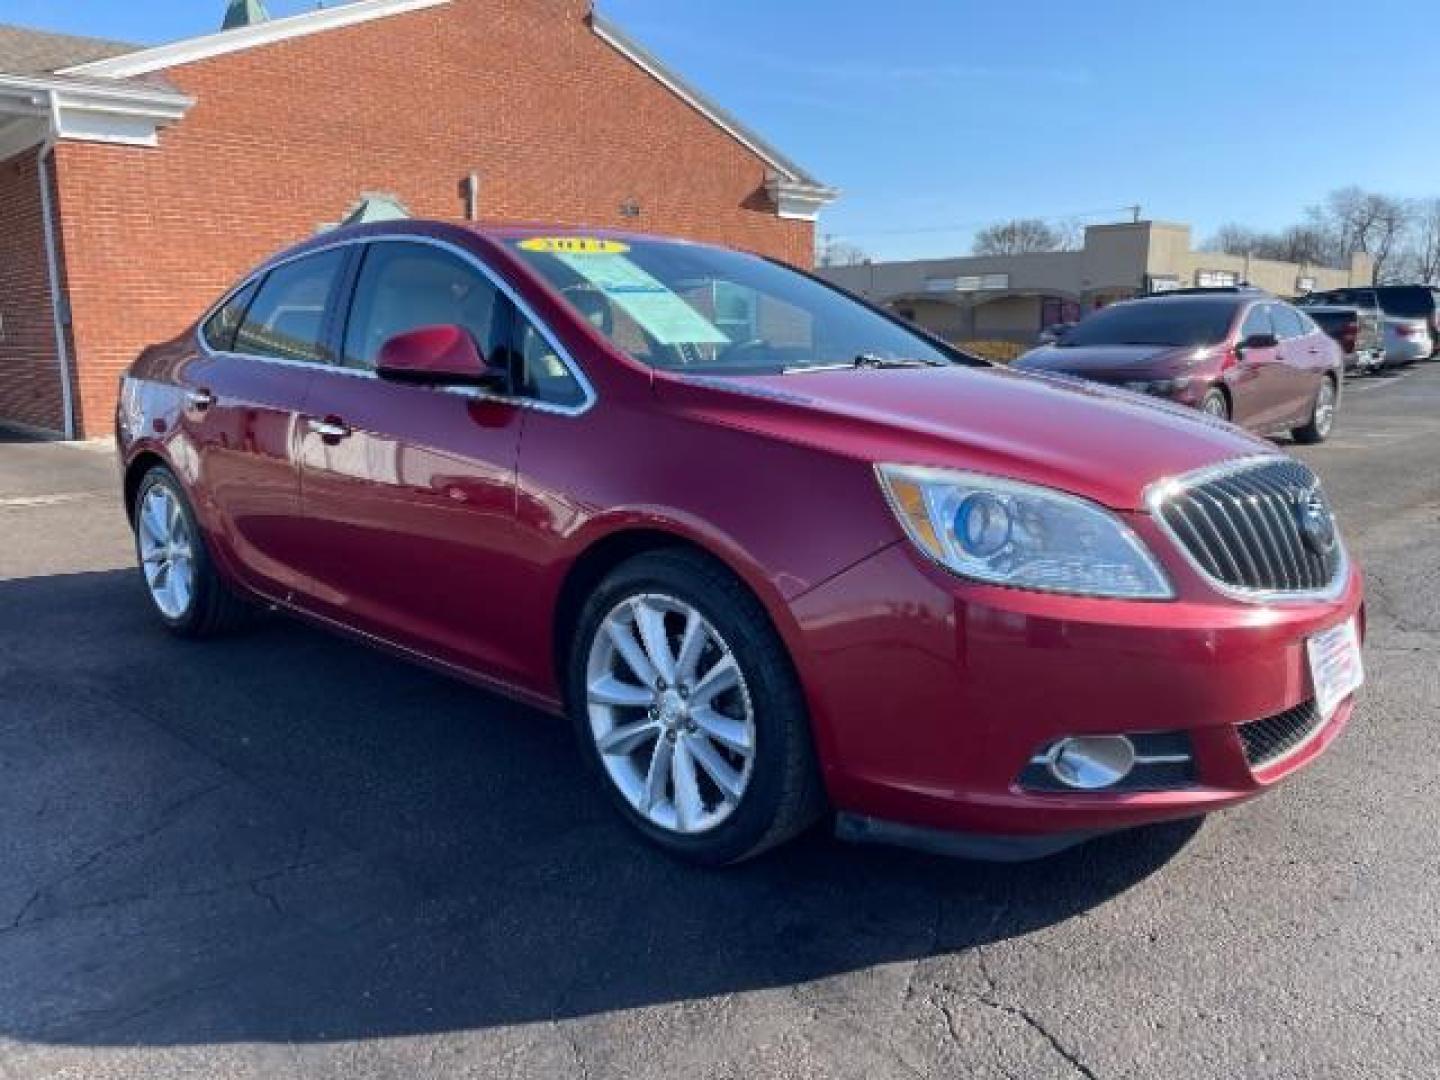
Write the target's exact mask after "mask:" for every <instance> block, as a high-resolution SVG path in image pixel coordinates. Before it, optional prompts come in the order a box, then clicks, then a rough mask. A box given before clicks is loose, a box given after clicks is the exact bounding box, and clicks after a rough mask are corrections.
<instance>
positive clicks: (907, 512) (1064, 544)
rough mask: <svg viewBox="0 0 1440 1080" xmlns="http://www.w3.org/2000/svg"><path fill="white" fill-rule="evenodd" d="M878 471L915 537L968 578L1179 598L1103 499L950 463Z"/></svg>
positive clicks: (1134, 597) (923, 547)
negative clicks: (1089, 499)
mask: <svg viewBox="0 0 1440 1080" xmlns="http://www.w3.org/2000/svg"><path fill="white" fill-rule="evenodd" d="M876 472H877V474H878V475H879V477H880V486H881V487H882V488H883V489H884V491H885V494H886V496H887V498H889V500H890V505H891V507H892V508H893V509H894V511H895V514H896V516H897V517H899V519H900V524H901V525H903V526H904V528H905V532H906V533H907V534H908V535H909V537H910V539H911V540H912V541H914V542H915V544H916V546H917V547H919V548H920V550H921V551H923V552H924V553H925V554H926V555H928V556H929V557H930V558H932V559H934V560H935V561H936V562H937V563H939V564H940V565H941V566H943V567H945V568H946V569H948V570H952V571H954V572H955V573H957V574H960V575H962V576H964V577H968V578H974V579H975V580H976V581H983V582H987V583H989V584H993V585H1009V586H1013V587H1015V588H1020V589H1038V590H1041V591H1045V592H1061V593H1077V594H1080V595H1084V596H1110V597H1122V598H1125V599H1130V600H1168V599H1170V598H1171V597H1173V596H1174V595H1175V593H1174V591H1173V590H1172V589H1171V588H1170V582H1169V580H1168V579H1167V578H1166V577H1165V572H1164V571H1163V570H1161V569H1160V566H1159V564H1157V563H1156V562H1155V558H1154V556H1152V555H1151V554H1150V552H1149V551H1148V550H1146V548H1145V545H1144V544H1143V543H1141V542H1140V538H1139V537H1137V536H1136V535H1135V534H1134V533H1133V532H1131V531H1130V528H1129V527H1128V526H1127V525H1126V524H1125V523H1124V522H1123V521H1121V520H1120V519H1119V518H1118V517H1116V516H1115V515H1114V514H1112V513H1111V512H1110V511H1108V510H1106V509H1105V508H1104V507H1102V506H1099V505H1097V504H1095V503H1092V502H1087V501H1086V500H1085V499H1080V498H1077V497H1076V496H1074V495H1067V494H1065V493H1064V492H1060V491H1052V490H1051V489H1050V488H1043V487H1036V486H1035V485H1033V484H1022V483H1020V482H1019V481H1015V480H1000V479H997V478H995V477H990V476H980V475H977V474H975V473H964V472H951V471H949V470H947V469H927V468H921V467H918V466H910V465H879V466H877V467H876Z"/></svg>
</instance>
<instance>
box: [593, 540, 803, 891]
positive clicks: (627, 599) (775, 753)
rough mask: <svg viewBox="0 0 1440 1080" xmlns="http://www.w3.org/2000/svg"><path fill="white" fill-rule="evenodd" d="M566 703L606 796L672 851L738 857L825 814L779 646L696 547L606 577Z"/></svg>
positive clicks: (731, 580) (728, 578)
mask: <svg viewBox="0 0 1440 1080" xmlns="http://www.w3.org/2000/svg"><path fill="white" fill-rule="evenodd" d="M568 698H569V702H570V707H571V710H572V713H573V716H574V720H575V725H576V729H577V733H578V735H579V738H580V741H581V745H582V747H583V749H584V753H585V754H586V756H587V757H588V758H589V759H590V761H591V762H592V764H593V765H595V766H596V770H597V771H598V772H599V774H600V776H601V777H602V781H603V783H604V786H605V787H606V789H607V790H608V792H609V794H610V797H611V799H612V801H614V803H615V804H616V805H617V807H618V808H619V810H620V812H621V813H622V814H623V815H624V816H625V817H626V818H627V819H628V820H629V821H630V822H631V823H632V824H633V825H634V826H635V827H636V828H637V829H639V830H640V831H641V832H642V833H643V834H644V835H646V836H647V837H649V838H650V839H651V840H652V841H654V842H655V843H656V844H658V845H660V846H661V847H663V848H665V849H666V850H667V851H670V852H672V853H673V854H676V855H679V856H681V857H683V858H686V859H689V860H691V861H693V862H699V863H705V864H711V865H720V864H725V863H733V862H738V861H740V860H742V859H747V858H750V857H752V856H754V855H757V854H759V853H760V852H762V851H764V850H766V849H767V848H770V847H773V846H774V845H776V844H779V843H781V842H783V841H785V840H787V839H789V838H791V837H792V836H794V835H796V834H797V833H799V832H800V831H802V830H803V829H804V828H805V827H806V826H808V825H809V824H811V822H813V821H814V820H815V818H816V817H817V816H818V815H819V813H820V812H821V811H822V809H823V806H824V799H823V795H822V794H821V787H820V780H819V774H818V770H817V768H816V764H815V757H814V752H813V750H812V747H811V740H810V728H809V718H808V716H807V713H806V709H805V703H804V698H803V695H802V694H801V692H800V687H799V684H798V682H797V680H796V676H795V673H794V671H793V669H792V667H791V664H790V661H789V658H788V655H787V653H786V651H785V647H784V645H783V643H782V642H781V640H780V637H779V635H778V634H777V633H776V632H775V629H774V627H773V626H772V625H771V624H770V621H769V619H768V617H767V615H766V612H765V610H764V608H763V607H762V606H761V605H760V603H759V601H758V600H757V599H756V598H755V597H754V595H753V594H751V593H750V591H749V590H748V589H747V588H746V587H745V586H744V585H743V584H742V583H741V582H740V581H738V580H737V579H736V578H735V577H734V576H733V575H732V574H730V573H729V572H728V571H727V570H726V569H725V568H723V567H721V566H719V565H717V564H715V563H714V562H712V561H711V560H709V559H707V558H705V557H704V556H702V555H700V554H698V553H693V552H689V551H679V550H672V551H661V552H656V553H653V554H649V555H642V556H639V557H637V558H635V559H632V560H630V561H629V562H627V563H625V564H623V565H621V566H620V567H618V568H617V569H616V570H614V571H613V572H612V573H611V574H610V575H609V576H608V577H607V578H606V579H605V580H604V582H602V584H601V585H600V587H599V588H598V589H597V590H596V591H595V593H594V594H593V595H592V596H591V597H590V598H589V601H588V602H587V604H586V605H585V608H584V610H583V612H582V613H581V616H580V619H579V625H578V629H577V633H576V638H575V643H574V648H573V649H572V650H571V657H570V670H569V679H568Z"/></svg>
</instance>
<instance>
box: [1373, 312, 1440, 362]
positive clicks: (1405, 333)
mask: <svg viewBox="0 0 1440 1080" xmlns="http://www.w3.org/2000/svg"><path fill="white" fill-rule="evenodd" d="M1432 348H1433V347H1432V345H1431V339H1430V327H1429V326H1428V325H1427V324H1426V322H1425V320H1424V319H1415V318H1405V317H1402V316H1399V315H1387V316H1385V363H1386V366H1387V367H1404V366H1405V365H1406V364H1413V363H1414V362H1415V361H1416V360H1424V359H1426V358H1428V357H1429V356H1430V354H1431V351H1432Z"/></svg>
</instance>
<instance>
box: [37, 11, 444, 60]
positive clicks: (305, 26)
mask: <svg viewBox="0 0 1440 1080" xmlns="http://www.w3.org/2000/svg"><path fill="white" fill-rule="evenodd" d="M448 3H450V0H355V2H354V3H349V4H342V5H340V6H338V7H332V8H321V9H319V10H318V11H308V12H305V13H303V14H300V15H290V16H287V17H285V18H281V19H271V20H270V21H269V22H263V23H255V24H254V25H251V26H242V27H237V28H236V29H233V30H221V31H218V32H217V33H214V34H205V35H203V36H202V37H193V38H186V39H184V40H182V41H172V42H170V43H169V44H167V45H157V46H155V47H154V48H150V49H141V50H140V51H139V52H132V53H125V54H124V55H121V56H113V57H109V58H108V59H105V60H92V61H91V62H90V63H88V64H78V65H76V66H75V67H70V68H65V69H64V70H63V71H61V72H60V74H62V75H92V76H98V77H101V78H112V79H127V78H133V77H134V76H136V75H148V74H150V73H151V72H155V71H163V70H165V69H166V68H172V67H179V66H180V65H181V64H193V63H195V62H196V61H197V60H209V59H211V58H212V57H216V56H224V55H225V54H227V53H234V52H242V51H244V50H246V49H254V48H258V47H259V46H261V45H273V44H275V43H277V42H281V41H290V40H292V39H294V38H299V37H307V36H309V35H310V34H319V33H323V32H325V31H326V30H339V29H341V28H342V27H346V26H356V25H358V24H360V23H367V22H372V21H374V20H375V19H386V18H389V17H391V16H392V15H404V14H407V13H409V12H412V11H423V10H424V9H426V8H432V7H439V6H440V5H442V4H448Z"/></svg>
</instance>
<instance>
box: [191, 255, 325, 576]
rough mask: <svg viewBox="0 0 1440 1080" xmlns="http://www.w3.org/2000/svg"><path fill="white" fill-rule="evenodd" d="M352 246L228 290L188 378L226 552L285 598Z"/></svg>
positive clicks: (204, 513)
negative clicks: (311, 405) (308, 452)
mask: <svg viewBox="0 0 1440 1080" xmlns="http://www.w3.org/2000/svg"><path fill="white" fill-rule="evenodd" d="M345 258H346V255H345V252H343V251H340V250H331V251H325V252H320V253H317V254H314V255H307V256H302V257H300V258H298V259H295V260H293V261H290V262H286V263H282V264H281V265H279V266H277V267H275V268H274V269H272V270H270V271H269V272H268V273H266V274H264V275H261V276H259V277H257V278H255V279H254V280H252V281H251V282H249V283H247V284H246V285H245V286H243V287H242V288H241V289H239V290H237V291H236V292H235V293H234V295H232V296H231V297H230V299H229V300H227V301H226V302H225V303H224V304H222V305H221V307H220V308H219V309H218V310H217V311H216V313H215V314H214V315H213V316H212V317H211V318H210V320H209V321H208V322H207V323H206V324H205V326H204V327H203V328H202V331H201V336H202V339H203V341H204V344H205V346H206V349H205V355H204V356H203V357H202V358H201V359H199V360H197V361H196V362H195V363H193V364H191V365H188V366H187V367H186V369H185V373H184V382H185V385H184V391H185V395H186V402H187V407H186V411H185V414H184V418H183V420H182V424H183V426H184V428H185V430H186V433H187V434H188V436H189V439H190V442H191V444H192V446H193V447H194V452H195V455H196V459H197V460H196V463H195V464H196V469H197V478H198V483H197V491H198V493H199V496H200V498H199V501H200V505H199V506H198V507H197V510H198V512H199V514H200V516H201V518H202V520H203V521H204V522H205V525H206V530H207V533H208V534H209V537H210V540H211V543H212V545H213V546H214V547H215V548H216V555H217V557H219V558H220V559H221V560H223V561H224V562H225V563H226V564H227V565H228V566H229V567H230V568H231V570H232V571H233V572H234V573H235V574H236V575H237V576H238V577H239V578H241V579H242V580H243V581H245V582H246V583H247V584H248V585H249V586H250V587H252V588H254V589H256V590H258V591H260V592H261V593H264V594H265V595H268V596H271V597H273V598H275V599H281V600H283V599H286V598H287V597H289V596H290V594H291V593H292V592H293V591H294V589H295V586H296V584H297V576H296V563H297V550H298V548H299V546H300V545H301V544H302V543H303V533H304V530H303V527H302V523H301V509H300V474H299V464H298V458H297V453H298V450H299V427H298V424H299V418H300V413H301V409H302V407H303V404H304V401H305V397H306V395H307V393H308V392H309V389H310V382H311V380H312V378H313V377H314V374H315V371H316V369H317V367H318V366H319V365H320V364H322V363H324V362H325V360H326V359H328V355H327V352H326V348H325V344H324V342H325V339H326V335H327V325H328V318H329V313H330V310H331V309H330V302H331V299H332V297H333V295H334V293H335V292H336V288H337V284H338V282H339V279H340V272H341V269H342V267H343V265H344V262H345Z"/></svg>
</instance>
